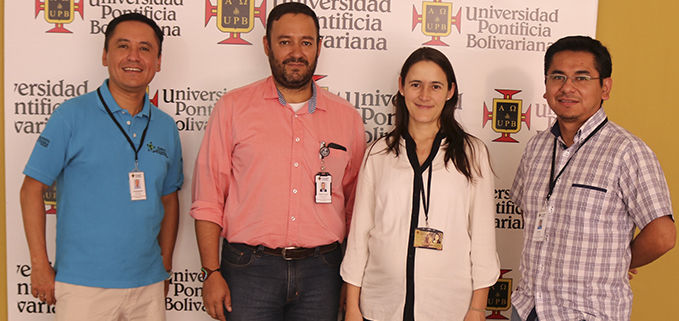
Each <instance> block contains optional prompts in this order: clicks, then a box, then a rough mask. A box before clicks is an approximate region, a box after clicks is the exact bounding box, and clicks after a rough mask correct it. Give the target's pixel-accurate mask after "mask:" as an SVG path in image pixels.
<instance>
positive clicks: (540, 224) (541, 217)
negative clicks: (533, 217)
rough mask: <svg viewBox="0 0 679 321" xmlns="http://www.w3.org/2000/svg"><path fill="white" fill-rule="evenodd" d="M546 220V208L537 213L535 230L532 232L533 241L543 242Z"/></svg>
mask: <svg viewBox="0 0 679 321" xmlns="http://www.w3.org/2000/svg"><path fill="white" fill-rule="evenodd" d="M546 219H547V206H546V205H545V207H543V208H542V210H541V211H539V212H538V215H537V221H536V222H535V230H533V241H535V242H542V241H544V240H545V223H546Z"/></svg>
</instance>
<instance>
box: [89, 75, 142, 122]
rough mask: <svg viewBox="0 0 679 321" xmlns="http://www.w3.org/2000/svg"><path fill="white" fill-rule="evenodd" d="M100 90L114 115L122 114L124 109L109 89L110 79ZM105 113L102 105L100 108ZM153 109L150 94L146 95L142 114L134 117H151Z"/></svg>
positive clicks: (105, 81)
mask: <svg viewBox="0 0 679 321" xmlns="http://www.w3.org/2000/svg"><path fill="white" fill-rule="evenodd" d="M99 90H100V91H101V96H102V97H104V101H105V102H106V105H107V106H108V108H109V109H110V110H111V112H112V113H114V114H115V113H116V112H121V111H122V110H123V109H122V108H121V107H120V106H118V103H117V102H116V100H115V99H114V98H113V95H111V91H110V90H109V89H108V78H107V79H106V80H104V83H103V84H102V85H101V86H100V87H99ZM99 107H100V108H101V109H102V110H103V111H106V109H104V105H103V104H100V106H99ZM150 109H151V102H150V101H149V95H148V93H145V94H144V107H142V109H141V112H139V113H138V114H137V115H134V116H135V117H137V116H139V117H142V116H143V117H148V116H149V110H150Z"/></svg>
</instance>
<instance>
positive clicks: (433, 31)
mask: <svg viewBox="0 0 679 321" xmlns="http://www.w3.org/2000/svg"><path fill="white" fill-rule="evenodd" d="M422 5H423V7H424V14H423V15H422V33H423V34H425V35H427V36H432V37H445V36H447V35H449V34H450V23H451V22H452V20H453V19H452V17H451V16H450V15H451V11H453V4H452V3H444V2H430V1H425V2H423V3H422Z"/></svg>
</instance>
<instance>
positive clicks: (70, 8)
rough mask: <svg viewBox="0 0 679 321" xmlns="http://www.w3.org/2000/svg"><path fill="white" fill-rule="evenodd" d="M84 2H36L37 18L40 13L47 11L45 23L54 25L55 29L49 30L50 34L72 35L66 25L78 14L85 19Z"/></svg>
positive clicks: (59, 0) (63, 0) (65, 0)
mask: <svg viewBox="0 0 679 321" xmlns="http://www.w3.org/2000/svg"><path fill="white" fill-rule="evenodd" d="M83 8H84V7H83V2H82V0H80V2H74V0H45V1H44V2H40V0H35V17H36V18H37V17H38V14H39V13H40V11H45V21H47V22H48V23H53V24H54V25H55V27H54V28H53V29H51V30H48V31H47V32H48V33H53V32H56V33H71V31H70V30H68V29H66V28H64V24H68V23H71V22H72V21H73V15H74V14H75V13H76V12H78V13H80V17H83Z"/></svg>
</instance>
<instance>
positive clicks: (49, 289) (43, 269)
mask: <svg viewBox="0 0 679 321" xmlns="http://www.w3.org/2000/svg"><path fill="white" fill-rule="evenodd" d="M55 275H56V273H55V272H54V268H52V266H51V265H50V264H49V263H48V264H40V265H35V266H33V267H32V268H31V294H32V295H33V297H34V298H38V299H39V300H40V301H42V302H45V303H47V304H49V305H52V304H54V303H56V302H57V300H56V298H54V276H55Z"/></svg>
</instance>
